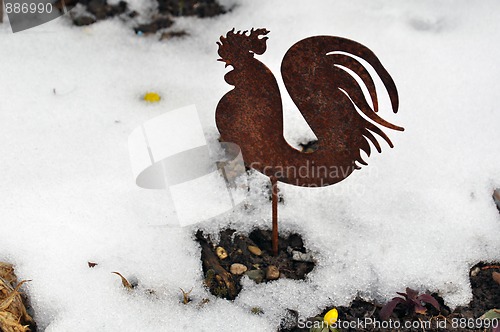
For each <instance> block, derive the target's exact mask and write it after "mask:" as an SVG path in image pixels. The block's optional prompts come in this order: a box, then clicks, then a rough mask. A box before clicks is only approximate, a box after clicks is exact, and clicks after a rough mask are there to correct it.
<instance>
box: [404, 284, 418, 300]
mask: <svg viewBox="0 0 500 332" xmlns="http://www.w3.org/2000/svg"><path fill="white" fill-rule="evenodd" d="M406 294H408V297H407V298H408V299H410V300H412V301H415V300H416V299H417V296H418V292H417V291H416V290H413V289H411V288H410V287H406Z"/></svg>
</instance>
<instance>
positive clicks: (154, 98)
mask: <svg viewBox="0 0 500 332" xmlns="http://www.w3.org/2000/svg"><path fill="white" fill-rule="evenodd" d="M160 99H161V97H160V95H159V94H157V93H156V92H148V93H146V94H145V95H144V100H145V101H147V102H150V103H157V102H159V101H160Z"/></svg>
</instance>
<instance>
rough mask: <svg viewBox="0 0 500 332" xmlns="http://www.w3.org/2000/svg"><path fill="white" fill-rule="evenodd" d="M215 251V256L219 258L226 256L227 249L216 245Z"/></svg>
mask: <svg viewBox="0 0 500 332" xmlns="http://www.w3.org/2000/svg"><path fill="white" fill-rule="evenodd" d="M215 253H216V254H217V257H219V259H226V258H227V251H226V249H224V248H222V247H217V249H215Z"/></svg>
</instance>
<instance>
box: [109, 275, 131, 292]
mask: <svg viewBox="0 0 500 332" xmlns="http://www.w3.org/2000/svg"><path fill="white" fill-rule="evenodd" d="M111 273H114V274H116V275H118V276H119V277H120V278H121V279H122V285H123V287H125V288H126V289H130V290H131V289H134V286H132V284H131V283H130V282H128V280H127V279H126V278H125V277H124V276H122V275H121V274H120V273H119V272H111Z"/></svg>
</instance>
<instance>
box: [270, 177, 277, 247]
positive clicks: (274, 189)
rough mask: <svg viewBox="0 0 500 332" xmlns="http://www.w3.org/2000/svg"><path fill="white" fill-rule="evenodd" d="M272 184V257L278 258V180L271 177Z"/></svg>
mask: <svg viewBox="0 0 500 332" xmlns="http://www.w3.org/2000/svg"><path fill="white" fill-rule="evenodd" d="M271 184H272V192H273V195H272V196H273V198H272V205H273V234H272V242H273V255H274V256H278V178H277V177H275V176H271Z"/></svg>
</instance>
